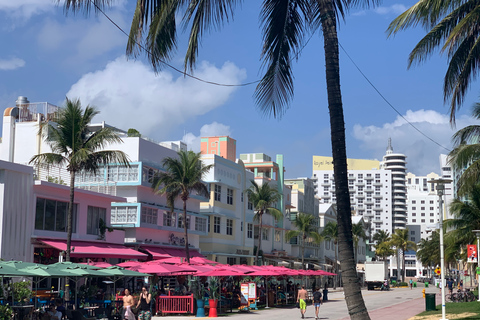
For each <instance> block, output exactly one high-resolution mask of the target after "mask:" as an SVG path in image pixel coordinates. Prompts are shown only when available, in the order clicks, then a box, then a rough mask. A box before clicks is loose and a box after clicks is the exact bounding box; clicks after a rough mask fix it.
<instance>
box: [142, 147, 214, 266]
mask: <svg viewBox="0 0 480 320" xmlns="http://www.w3.org/2000/svg"><path fill="white" fill-rule="evenodd" d="M177 154H178V157H175V158H173V157H166V158H164V159H163V161H162V165H163V168H164V169H165V170H166V171H160V172H157V173H156V174H155V175H154V177H153V178H152V181H151V182H152V188H153V190H154V191H155V193H158V194H162V195H163V194H165V195H166V196H167V205H168V206H169V207H170V209H171V210H172V212H173V210H174V208H175V200H177V198H180V200H182V202H183V211H182V214H183V216H182V223H183V232H184V238H185V255H186V260H187V263H190V251H189V245H188V222H189V221H188V217H187V201H188V199H189V198H190V194H191V193H192V192H195V193H196V194H198V195H201V196H204V197H206V198H209V193H208V188H207V186H206V185H205V184H204V183H203V182H202V179H203V176H204V175H205V174H206V173H207V172H208V171H209V170H210V169H211V168H212V167H213V165H207V166H205V165H203V163H202V161H201V160H200V153H195V152H193V151H184V150H181V151H179V152H178V153H177Z"/></svg>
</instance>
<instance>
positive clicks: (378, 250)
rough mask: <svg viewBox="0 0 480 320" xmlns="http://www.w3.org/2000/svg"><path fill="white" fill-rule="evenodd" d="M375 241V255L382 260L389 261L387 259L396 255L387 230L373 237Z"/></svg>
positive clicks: (378, 232) (379, 231)
mask: <svg viewBox="0 0 480 320" xmlns="http://www.w3.org/2000/svg"><path fill="white" fill-rule="evenodd" d="M372 239H373V241H375V242H376V244H375V255H376V256H377V257H379V258H381V259H382V260H383V261H385V260H386V259H387V257H389V256H391V255H393V254H395V251H394V250H393V249H392V245H391V244H390V240H391V237H390V233H389V232H388V231H385V230H378V231H377V232H376V233H375V234H374V235H373V237H372Z"/></svg>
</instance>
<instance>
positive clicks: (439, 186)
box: [429, 179, 452, 320]
mask: <svg viewBox="0 0 480 320" xmlns="http://www.w3.org/2000/svg"><path fill="white" fill-rule="evenodd" d="M429 182H430V183H435V184H436V185H437V186H436V189H437V195H438V207H439V215H440V278H441V280H440V281H441V286H442V291H441V293H442V319H441V320H446V318H445V254H444V252H445V248H444V246H443V198H442V196H443V191H444V190H445V183H450V182H452V180H449V179H432V180H430V181H429Z"/></svg>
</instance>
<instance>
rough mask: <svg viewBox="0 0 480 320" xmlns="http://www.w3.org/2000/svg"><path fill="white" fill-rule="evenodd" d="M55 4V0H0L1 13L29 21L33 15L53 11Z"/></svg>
mask: <svg viewBox="0 0 480 320" xmlns="http://www.w3.org/2000/svg"><path fill="white" fill-rule="evenodd" d="M55 3H56V2H55V1H53V0H0V11H4V12H6V13H7V14H9V15H11V16H12V17H17V18H25V19H28V18H30V17H31V16H33V15H36V14H41V13H44V12H47V11H51V10H53V8H55V6H56V4H55Z"/></svg>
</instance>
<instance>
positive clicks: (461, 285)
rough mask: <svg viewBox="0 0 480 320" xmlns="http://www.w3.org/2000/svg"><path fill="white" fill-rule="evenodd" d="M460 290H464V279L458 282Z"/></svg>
mask: <svg viewBox="0 0 480 320" xmlns="http://www.w3.org/2000/svg"><path fill="white" fill-rule="evenodd" d="M458 290H460V291H463V280H460V282H459V283H458Z"/></svg>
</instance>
